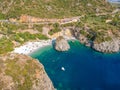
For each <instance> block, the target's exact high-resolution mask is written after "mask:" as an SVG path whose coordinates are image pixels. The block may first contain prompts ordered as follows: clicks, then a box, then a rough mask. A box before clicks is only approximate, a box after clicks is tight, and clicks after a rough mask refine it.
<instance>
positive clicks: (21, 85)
mask: <svg viewBox="0 0 120 90" xmlns="http://www.w3.org/2000/svg"><path fill="white" fill-rule="evenodd" d="M0 90H55V89H54V87H53V84H52V82H51V80H50V79H49V77H48V76H47V74H46V72H45V70H44V67H43V65H42V64H40V63H39V61H38V60H35V59H32V58H31V57H29V56H26V55H19V54H6V55H1V56H0Z"/></svg>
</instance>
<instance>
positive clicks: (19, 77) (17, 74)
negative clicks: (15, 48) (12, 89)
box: [5, 58, 39, 90]
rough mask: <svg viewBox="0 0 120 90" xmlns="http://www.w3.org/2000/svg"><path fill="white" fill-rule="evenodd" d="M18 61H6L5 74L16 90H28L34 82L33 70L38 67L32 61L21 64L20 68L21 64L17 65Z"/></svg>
mask: <svg viewBox="0 0 120 90" xmlns="http://www.w3.org/2000/svg"><path fill="white" fill-rule="evenodd" d="M19 60H20V59H18V58H14V60H6V62H5V63H6V70H5V74H6V75H8V76H11V77H12V79H13V81H14V83H15V84H16V88H17V90H30V89H31V87H32V85H33V81H34V80H35V78H34V74H35V73H36V72H35V70H36V69H38V68H39V67H38V66H37V65H36V64H35V63H34V62H33V61H32V60H28V61H27V62H24V63H22V64H23V65H22V66H21V65H20V64H21V63H20V64H18V61H19ZM33 63H34V65H33Z"/></svg>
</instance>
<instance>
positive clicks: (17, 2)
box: [0, 0, 113, 18]
mask: <svg viewBox="0 0 120 90" xmlns="http://www.w3.org/2000/svg"><path fill="white" fill-rule="evenodd" d="M0 1H1V2H3V3H4V5H3V6H1V8H2V9H0V12H2V13H3V14H4V16H5V17H6V18H11V17H12V18H18V17H19V16H20V15H21V14H27V15H32V16H36V17H41V18H64V17H72V16H80V15H87V14H94V13H104V12H111V11H112V10H113V8H112V7H111V5H110V4H108V3H107V2H106V1H105V0H84V1H83V0H34V1H33V0H0ZM12 1H13V2H14V3H12ZM10 3H12V4H11V5H9V4H10ZM8 6H9V7H8ZM3 18H4V17H3Z"/></svg>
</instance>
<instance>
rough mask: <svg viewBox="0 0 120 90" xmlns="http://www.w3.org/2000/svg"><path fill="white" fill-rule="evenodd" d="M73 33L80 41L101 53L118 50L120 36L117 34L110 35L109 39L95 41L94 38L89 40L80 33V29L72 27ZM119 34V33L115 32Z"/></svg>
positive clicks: (119, 47)
mask: <svg viewBox="0 0 120 90" xmlns="http://www.w3.org/2000/svg"><path fill="white" fill-rule="evenodd" d="M72 30H73V35H74V37H76V39H78V40H79V41H80V43H82V44H84V45H85V46H88V47H90V48H92V49H94V50H96V51H98V52H102V53H115V52H119V51H120V37H119V36H115V35H113V36H111V38H112V39H111V40H108V41H107V40H106V41H102V42H100V43H97V42H95V41H94V40H93V41H92V40H89V38H87V37H86V36H84V35H82V34H80V29H72ZM117 34H118V35H120V33H119V32H118V33H117Z"/></svg>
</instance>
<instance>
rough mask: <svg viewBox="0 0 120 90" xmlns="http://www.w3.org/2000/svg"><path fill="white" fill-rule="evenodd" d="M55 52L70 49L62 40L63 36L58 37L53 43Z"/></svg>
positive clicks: (65, 41)
mask: <svg viewBox="0 0 120 90" xmlns="http://www.w3.org/2000/svg"><path fill="white" fill-rule="evenodd" d="M54 48H55V49H56V50H57V51H67V50H69V49H70V45H69V44H68V42H67V40H65V39H64V38H63V36H59V37H58V38H57V39H56V41H55V47H54Z"/></svg>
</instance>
